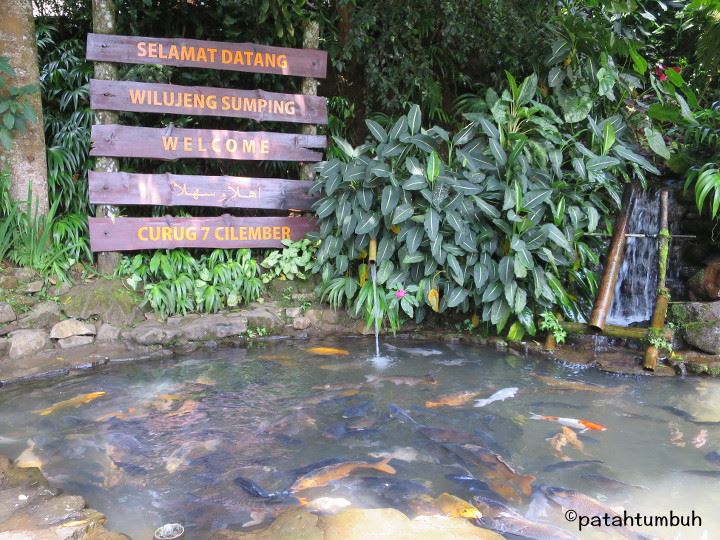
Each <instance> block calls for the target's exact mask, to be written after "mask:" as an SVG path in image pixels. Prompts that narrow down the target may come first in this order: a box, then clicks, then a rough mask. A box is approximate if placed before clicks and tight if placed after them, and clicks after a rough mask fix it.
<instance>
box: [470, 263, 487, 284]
mask: <svg viewBox="0 0 720 540" xmlns="http://www.w3.org/2000/svg"><path fill="white" fill-rule="evenodd" d="M489 277H490V272H488V270H487V268H485V265H483V264H482V263H480V262H478V263H475V266H474V267H473V279H474V280H475V288H476V289H482V287H483V285H485V282H487V280H488V278H489Z"/></svg>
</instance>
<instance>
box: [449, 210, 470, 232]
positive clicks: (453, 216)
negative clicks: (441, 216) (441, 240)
mask: <svg viewBox="0 0 720 540" xmlns="http://www.w3.org/2000/svg"><path fill="white" fill-rule="evenodd" d="M445 221H446V222H447V223H449V224H450V226H451V227H452V228H453V229H455V230H456V231H457V232H462V231H463V229H464V228H465V223H463V220H462V219H461V218H460V215H459V214H458V213H457V212H454V211H452V210H449V211H447V212H445Z"/></svg>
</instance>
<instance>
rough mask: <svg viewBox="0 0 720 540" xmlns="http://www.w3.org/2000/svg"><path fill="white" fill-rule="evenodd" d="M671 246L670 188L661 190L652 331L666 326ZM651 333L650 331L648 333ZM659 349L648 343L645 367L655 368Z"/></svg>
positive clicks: (658, 330) (657, 330)
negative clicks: (669, 218) (666, 283)
mask: <svg viewBox="0 0 720 540" xmlns="http://www.w3.org/2000/svg"><path fill="white" fill-rule="evenodd" d="M669 248H670V230H669V224H668V190H666V189H664V190H662V191H661V192H660V230H659V231H658V282H657V296H656V297H655V309H654V311H653V316H652V320H651V321H650V329H651V331H654V332H657V333H659V332H660V331H661V330H662V329H663V328H664V327H665V317H666V316H667V309H668V301H669V300H670V298H669V296H670V294H669V292H668V290H667V288H666V287H665V278H666V277H667V262H668V250H669ZM648 335H650V333H648ZM658 356H659V353H658V349H657V347H656V346H655V345H652V344H650V345H648V347H647V349H646V350H645V359H644V361H643V368H645V369H648V370H651V371H653V370H655V366H657V361H658Z"/></svg>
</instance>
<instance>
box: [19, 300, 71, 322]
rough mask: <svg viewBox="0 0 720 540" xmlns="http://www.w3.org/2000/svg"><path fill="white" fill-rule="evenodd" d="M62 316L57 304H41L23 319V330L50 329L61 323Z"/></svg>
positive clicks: (21, 320)
mask: <svg viewBox="0 0 720 540" xmlns="http://www.w3.org/2000/svg"><path fill="white" fill-rule="evenodd" d="M60 319H62V314H61V313H60V306H59V305H57V304H56V303H55V302H49V301H48V302H41V303H39V304H37V305H35V306H34V307H33V308H32V310H31V311H30V312H29V313H28V314H27V315H24V316H23V317H21V319H20V326H21V327H22V328H48V327H51V326H53V325H54V324H55V323H58V322H60Z"/></svg>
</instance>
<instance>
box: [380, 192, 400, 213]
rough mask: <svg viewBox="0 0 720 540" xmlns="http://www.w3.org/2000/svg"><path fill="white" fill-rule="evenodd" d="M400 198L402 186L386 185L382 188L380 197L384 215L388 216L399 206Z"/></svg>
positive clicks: (381, 210) (381, 209)
mask: <svg viewBox="0 0 720 540" xmlns="http://www.w3.org/2000/svg"><path fill="white" fill-rule="evenodd" d="M399 200H400V188H397V187H395V186H385V187H384V188H383V190H382V196H381V198H380V212H381V213H382V215H383V216H387V215H388V214H389V213H390V212H392V211H393V210H394V209H395V207H396V206H397V203H398V201H399Z"/></svg>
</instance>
